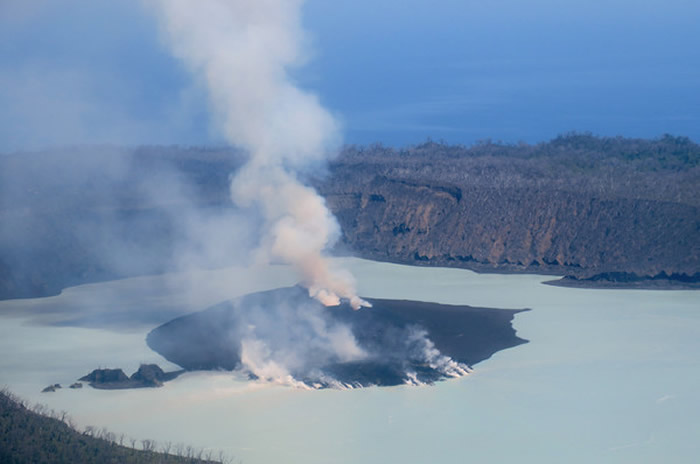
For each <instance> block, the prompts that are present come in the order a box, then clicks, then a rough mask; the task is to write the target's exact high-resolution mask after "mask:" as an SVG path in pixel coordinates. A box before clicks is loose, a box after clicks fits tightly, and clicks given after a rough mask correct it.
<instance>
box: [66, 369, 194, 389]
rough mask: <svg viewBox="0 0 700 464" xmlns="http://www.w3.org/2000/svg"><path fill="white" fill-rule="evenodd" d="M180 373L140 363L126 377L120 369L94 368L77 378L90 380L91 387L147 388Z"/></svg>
mask: <svg viewBox="0 0 700 464" xmlns="http://www.w3.org/2000/svg"><path fill="white" fill-rule="evenodd" d="M181 373H182V371H175V372H167V373H166V372H163V370H162V369H161V368H160V367H159V366H158V365H156V364H142V365H141V366H140V367H139V369H138V371H136V372H135V373H134V374H132V376H131V377H127V375H126V374H125V373H124V371H123V370H121V369H95V370H93V371H92V372H90V373H89V374H88V375H86V376H84V377H81V378H80V379H78V380H82V381H85V382H90V386H91V387H93V388H99V389H104V390H116V389H125V388H148V387H161V386H163V383H164V382H167V381H168V380H172V379H174V378H175V377H177V376H178V375H180V374H181Z"/></svg>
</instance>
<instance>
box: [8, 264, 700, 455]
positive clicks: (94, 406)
mask: <svg viewBox="0 0 700 464" xmlns="http://www.w3.org/2000/svg"><path fill="white" fill-rule="evenodd" d="M338 261H339V262H341V263H343V264H344V265H346V266H347V267H348V268H350V269H351V270H352V272H353V273H354V274H355V276H356V278H357V280H358V288H359V290H360V293H361V294H362V295H364V296H368V297H378V298H401V299H414V300H423V301H434V302H440V303H453V304H468V305H473V306H487V307H495V308H513V309H515V308H531V309H532V311H529V312H525V313H520V314H518V315H517V316H516V318H515V321H514V325H515V328H516V329H517V331H518V335H519V336H521V337H523V338H525V339H528V340H530V343H528V344H525V345H521V346H518V347H516V348H513V349H509V350H505V351H501V352H499V353H497V354H496V355H495V356H493V357H492V358H491V359H489V360H487V361H484V362H482V363H480V364H477V365H476V366H475V370H474V373H473V374H471V375H469V376H467V377H464V378H461V379H458V380H450V381H446V382H441V383H439V384H437V385H435V386H430V387H392V388H367V389H361V390H351V391H335V390H323V391H303V390H298V389H293V388H288V387H278V386H269V385H259V384H254V383H249V382H246V381H243V380H241V379H235V378H233V376H232V375H231V374H230V373H190V374H186V375H183V376H182V377H180V378H178V379H177V380H175V381H173V382H171V383H168V384H166V386H165V387H163V388H160V389H143V390H125V391H98V390H93V389H91V388H83V389H82V390H69V389H63V390H59V391H58V392H56V393H52V394H42V393H39V392H40V390H41V389H42V388H43V387H45V386H46V385H48V384H52V383H56V382H59V383H62V384H64V386H65V385H67V384H70V383H71V382H73V381H74V380H75V379H76V378H77V377H80V376H82V375H84V374H86V373H87V372H89V371H90V370H92V369H94V368H96V367H99V366H101V367H121V368H123V369H124V370H125V371H126V372H127V374H130V373H131V372H132V371H133V370H135V369H136V368H137V367H138V364H139V363H141V362H158V363H159V364H161V366H164V367H169V368H174V366H172V365H170V364H168V363H167V362H166V361H165V360H163V359H162V358H161V357H160V356H159V355H157V354H155V353H153V352H151V351H150V350H149V349H148V347H147V346H146V344H145V340H144V339H145V335H146V333H147V332H148V331H149V330H150V329H151V328H152V327H154V326H155V325H158V324H159V323H160V322H165V321H167V320H169V319H170V318H172V317H176V316H177V315H180V314H184V313H187V312H190V311H195V310H199V309H204V308H205V307H207V306H210V305H212V304H215V303H217V302H219V301H222V300H224V299H226V298H231V297H234V296H238V295H241V294H243V293H246V292H249V291H257V290H262V289H265V288H274V287H278V286H284V285H291V284H293V283H294V281H295V279H294V276H293V275H292V273H291V272H290V271H289V270H288V269H286V268H283V267H280V266H274V267H270V268H257V269H253V270H249V269H247V270H244V269H226V270H221V271H209V272H200V273H196V274H191V275H188V276H184V275H166V276H151V277H140V278H133V279H126V280H121V281H114V282H105V283H99V284H90V285H83V286H79V287H73V288H70V289H66V290H65V291H64V292H63V293H62V294H61V295H59V296H56V297H51V298H41V299H31V300H11V301H3V302H0V324H1V325H0V350H2V354H3V356H1V357H0V384H2V385H6V386H8V387H9V388H10V389H11V390H12V391H14V392H15V393H17V394H19V395H20V396H22V397H24V398H25V399H28V400H30V401H34V402H37V401H39V402H42V403H45V404H47V405H48V406H50V407H51V408H53V409H56V410H66V411H68V412H69V413H70V414H71V415H72V416H73V418H74V419H75V420H76V422H78V424H80V425H81V426H85V425H95V426H99V427H103V426H106V427H107V428H109V429H110V430H111V431H114V432H117V433H126V434H128V435H130V436H133V437H135V438H151V439H156V440H159V441H172V442H185V443H187V444H191V445H195V446H200V447H211V448H215V449H223V450H225V451H227V452H228V453H229V454H231V455H234V456H236V457H237V458H240V459H241V460H242V461H243V462H244V463H276V462H286V463H295V462H299V463H307V464H311V463H351V462H352V463H356V462H357V463H360V462H361V463H393V462H402V463H433V462H446V461H448V460H459V461H460V462H464V461H469V462H478V463H501V462H508V461H516V460H517V461H518V462H532V463H562V462H566V463H593V462H596V463H635V464H637V463H658V462H669V463H695V462H697V457H698V455H699V454H700V445H699V444H698V443H700V440H699V438H700V399H699V397H698V396H699V394H700V292H693V291H643V290H639V291H637V290H584V289H567V288H560V287H551V286H547V285H542V284H541V282H542V281H545V280H549V279H551V277H546V276H536V275H480V274H475V273H473V272H470V271H465V270H456V269H435V268H418V267H409V266H398V265H393V264H386V263H376V262H371V261H364V260H359V259H342V260H338ZM67 312H78V313H80V314H93V313H94V314H101V315H111V316H114V315H119V314H124V315H126V316H127V317H130V316H133V315H134V314H139V322H138V323H137V324H134V325H132V326H125V325H123V324H112V325H111V326H109V325H108V324H106V325H108V328H75V327H52V326H47V325H46V322H56V321H61V320H65V319H66V316H65V314H66V313H67ZM97 325H100V324H97Z"/></svg>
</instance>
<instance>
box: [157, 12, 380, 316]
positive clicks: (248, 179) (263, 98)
mask: <svg viewBox="0 0 700 464" xmlns="http://www.w3.org/2000/svg"><path fill="white" fill-rule="evenodd" d="M302 3H303V1H302V0H256V1H250V0H202V1H197V2H193V1H191V0H154V1H153V2H152V4H153V5H154V6H155V7H156V11H157V12H158V15H159V17H160V19H161V22H162V25H163V30H164V32H165V39H166V42H167V44H168V46H169V47H170V48H171V50H172V52H173V53H174V54H175V55H176V56H177V57H179V58H180V59H182V61H183V62H184V63H185V64H186V65H187V66H188V67H189V68H190V70H191V71H192V72H193V73H194V74H195V75H196V76H197V77H198V78H200V79H202V81H203V83H204V84H205V85H206V87H207V89H208V92H209V97H210V103H211V106H212V108H213V111H214V113H215V120H216V122H217V124H218V125H219V129H220V131H221V132H222V133H223V134H224V136H225V137H226V138H227V140H228V141H229V142H230V143H232V144H234V145H238V146H241V147H242V148H244V149H245V150H246V151H247V152H248V153H249V154H250V159H249V162H248V164H247V166H245V167H244V168H243V169H242V170H241V171H240V172H239V173H238V175H237V176H236V178H235V179H233V181H232V184H231V194H232V198H233V201H234V202H235V203H236V204H238V205H239V206H242V207H251V208H257V209H258V210H259V211H260V213H261V214H262V215H263V218H264V221H265V224H266V229H265V230H266V232H265V234H264V237H263V239H262V242H261V250H260V256H262V257H263V258H264V259H266V260H278V261H283V262H286V263H289V264H292V265H294V266H295V267H296V268H297V269H298V271H299V272H300V274H301V276H302V278H303V280H304V284H305V285H306V287H307V288H308V289H309V294H310V295H311V296H313V297H315V298H317V299H319V300H320V301H321V302H323V303H324V304H327V305H329V304H337V303H338V302H339V300H340V298H346V299H348V300H350V302H351V304H352V305H353V307H354V308H356V309H357V308H359V307H360V306H363V305H367V303H365V302H364V301H363V300H362V299H360V298H358V297H357V295H356V292H355V288H354V281H353V279H352V276H351V275H350V274H349V273H347V272H342V271H338V270H335V269H332V268H331V267H330V265H329V262H328V261H327V259H326V258H325V257H324V255H323V252H324V250H326V249H328V248H329V247H330V246H332V245H333V243H334V242H335V240H337V238H338V232H339V229H338V224H337V222H336V220H335V218H334V217H333V215H332V214H331V213H330V211H329V210H328V208H327V207H326V205H325V202H324V200H323V198H321V197H320V196H319V195H318V194H317V193H316V192H315V191H314V190H313V189H311V188H310V187H307V186H304V185H303V184H301V183H300V182H299V180H298V176H297V173H298V172H299V170H300V169H302V168H304V167H306V166H308V165H309V164H311V163H314V162H318V161H322V160H323V159H324V158H325V157H326V156H327V154H328V153H329V151H330V149H331V148H332V147H333V146H335V145H336V144H337V141H338V139H339V130H338V124H337V123H336V121H335V120H334V118H333V117H332V116H331V115H330V114H329V113H328V112H327V111H326V110H325V109H324V108H323V107H322V106H321V105H320V103H319V101H318V99H317V98H316V96H314V95H312V94H310V93H308V92H305V91H303V90H301V89H299V88H297V87H296V86H295V85H294V84H293V83H292V80H291V78H290V76H289V71H290V69H292V68H293V67H295V66H299V65H301V64H303V60H304V53H303V48H304V47H303V44H304V42H305V36H304V31H303V30H302V27H301V18H300V13H301V6H302Z"/></svg>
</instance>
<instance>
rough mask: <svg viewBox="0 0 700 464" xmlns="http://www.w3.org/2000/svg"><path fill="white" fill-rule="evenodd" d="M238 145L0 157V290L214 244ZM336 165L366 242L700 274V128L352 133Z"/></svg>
mask: <svg viewBox="0 0 700 464" xmlns="http://www.w3.org/2000/svg"><path fill="white" fill-rule="evenodd" d="M76 150H77V149H76ZM241 159H243V158H242V154H241V153H239V152H236V151H235V150H231V149H220V150H219V149H216V150H215V149H203V148H176V147H146V148H143V149H135V150H125V149H112V150H111V151H110V150H106V149H104V148H100V149H90V148H83V149H80V150H77V151H75V150H68V149H66V150H64V151H57V152H51V151H49V152H46V153H43V152H42V153H34V154H32V153H28V154H15V155H3V156H0V298H19V297H31V296H42V295H49V294H56V293H58V292H59V291H60V290H61V289H62V288H65V287H66V286H70V285H77V284H80V283H86V282H94V281H99V280H106V279H113V278H118V277H128V276H133V275H141V274H149V273H158V272H163V271H167V270H171V269H175V268H177V265H179V264H181V262H182V261H183V260H181V259H179V258H182V255H183V250H190V251H197V249H198V248H199V247H200V246H201V245H203V244H204V243H200V242H198V241H197V240H195V241H194V242H193V241H192V239H193V233H194V232H197V233H199V232H198V231H199V229H198V227H199V226H201V225H202V223H201V221H204V225H207V224H209V222H207V221H211V219H212V218H216V217H222V218H233V217H237V216H236V214H237V211H233V210H232V208H233V206H232V205H231V200H230V192H229V187H228V186H229V175H230V173H231V172H234V171H235V170H236V169H237V168H238V167H239V166H240V165H241ZM75 166H80V167H81V168H80V169H74V167H75ZM326 174H327V175H325V176H323V177H320V178H311V179H307V180H310V181H311V182H312V183H313V185H314V186H315V187H316V188H317V189H318V190H319V191H320V192H321V194H322V195H323V196H324V197H325V198H326V200H327V202H328V205H329V206H330V208H331V209H332V210H333V212H334V213H335V214H336V215H337V217H338V221H339V223H340V225H341V227H342V234H343V235H342V240H341V243H340V246H341V247H343V248H344V249H346V250H348V251H350V252H351V253H353V254H355V255H358V256H362V257H367V258H373V259H378V260H385V261H394V262H401V263H407V264H418V265H439V266H458V267H465V268H470V269H474V270H477V271H498V272H511V271H512V272H538V273H550V274H556V275H565V276H570V277H572V278H576V279H593V282H595V285H606V282H617V283H623V284H625V285H628V284H629V285H630V286H635V285H637V284H636V283H635V282H638V281H640V280H646V281H649V279H651V278H656V279H657V280H658V281H668V280H669V279H668V278H669V277H671V280H673V281H676V282H682V283H688V284H691V285H694V286H696V287H700V146H699V145H697V144H695V143H693V142H692V141H689V140H688V139H684V138H675V137H663V138H661V139H657V140H651V141H650V140H634V139H623V138H597V137H592V136H589V135H569V136H565V137H560V138H557V139H555V140H553V141H551V142H548V143H544V144H538V145H517V146H513V145H503V144H492V143H486V144H480V145H476V146H473V147H461V146H450V145H445V144H437V143H426V144H423V145H419V146H415V147H409V148H406V149H402V150H395V149H389V148H385V147H382V146H371V147H363V148H356V147H348V148H346V149H345V150H343V151H342V153H340V155H339V157H338V158H337V159H336V160H335V161H334V162H333V163H331V165H330V166H329V169H328V171H327V173H326ZM171 179H177V180H178V181H177V182H171ZM154 185H163V186H166V187H168V186H170V187H168V188H165V189H156V190H157V192H156V193H157V195H156V194H154V192H153V190H154ZM173 186H175V187H177V188H172V187H173ZM178 189H179V190H178ZM180 190H181V192H180V193H179V194H177V193H178V191H180ZM172 193H176V194H174V195H173V194H172ZM184 213H187V214H184ZM217 215H218V216H217ZM232 225H233V226H235V225H236V224H235V221H234V220H233V219H231V220H230V221H228V222H225V225H224V223H222V227H230V226H232ZM193 228H194V229H193ZM227 230H228V229H227ZM242 232H244V230H243V229H241V230H240V231H239V233H242ZM225 235H227V236H231V237H233V238H232V240H233V241H234V242H235V243H236V244H238V245H239V246H238V248H236V247H233V246H231V247H228V248H227V249H226V250H216V253H212V254H211V256H209V255H207V258H212V257H213V258H215V259H216V260H217V261H216V263H209V265H211V266H224V265H226V264H228V263H233V262H235V260H236V259H237V256H234V255H233V254H232V252H233V251H235V250H236V249H240V253H241V254H243V253H245V252H246V250H247V249H248V248H246V247H245V246H243V245H248V246H249V248H253V247H254V246H255V243H253V238H254V237H251V240H250V243H248V242H247V241H246V240H245V238H246V237H243V236H240V237H238V236H236V234H228V233H226V234H225ZM197 237H199V236H198V235H196V234H195V235H194V238H197ZM200 238H201V237H200ZM204 238H206V234H205V236H204ZM217 243H218V242H217ZM193 247H194V248H193ZM185 254H186V253H185ZM239 256H240V255H239ZM184 262H189V261H187V260H184ZM203 265H207V263H204V264H203ZM569 280H570V281H574V279H569Z"/></svg>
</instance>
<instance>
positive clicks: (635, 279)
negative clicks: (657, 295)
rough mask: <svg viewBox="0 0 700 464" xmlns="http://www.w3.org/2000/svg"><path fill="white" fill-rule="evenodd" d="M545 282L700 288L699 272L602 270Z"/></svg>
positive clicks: (562, 284) (562, 285) (645, 287)
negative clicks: (642, 272)
mask: <svg viewBox="0 0 700 464" xmlns="http://www.w3.org/2000/svg"><path fill="white" fill-rule="evenodd" d="M545 283H546V284H548V285H555V286H559V287H578V288H589V287H595V288H601V287H607V288H621V289H624V288H630V289H634V288H637V289H654V290H664V289H667V290H682V289H687V290H693V289H700V272H696V273H695V274H691V275H688V274H679V273H671V274H667V273H666V272H660V273H658V274H656V275H652V276H649V275H638V274H635V273H633V272H602V273H599V274H594V275H592V276H590V277H584V278H578V277H576V276H571V275H568V276H564V277H562V278H561V279H558V280H550V281H548V282H545Z"/></svg>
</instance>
